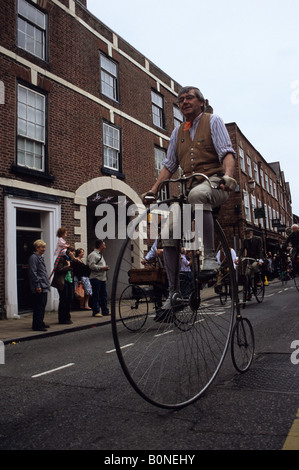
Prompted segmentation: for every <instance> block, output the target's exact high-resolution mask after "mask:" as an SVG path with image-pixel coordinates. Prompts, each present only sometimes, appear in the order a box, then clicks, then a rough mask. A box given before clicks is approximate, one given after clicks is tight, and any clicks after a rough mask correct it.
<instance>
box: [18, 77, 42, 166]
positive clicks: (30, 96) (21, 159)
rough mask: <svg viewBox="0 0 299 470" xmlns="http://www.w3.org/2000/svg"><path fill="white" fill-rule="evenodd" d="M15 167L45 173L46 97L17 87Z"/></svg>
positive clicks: (22, 86)
mask: <svg viewBox="0 0 299 470" xmlns="http://www.w3.org/2000/svg"><path fill="white" fill-rule="evenodd" d="M17 114H18V118H17V159H16V160H17V165H18V166H21V167H25V168H30V169H31V170H36V171H40V172H44V171H45V148H46V96H45V95H43V94H41V93H38V92H37V91H34V90H32V89H31V88H28V87H25V86H24V85H20V84H19V85H18V111H17Z"/></svg>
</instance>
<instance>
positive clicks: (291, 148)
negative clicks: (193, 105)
mask: <svg viewBox="0 0 299 470" xmlns="http://www.w3.org/2000/svg"><path fill="white" fill-rule="evenodd" d="M184 6H185V4H184V2H182V1H181V0H151V1H150V2H149V1H148V0H147V1H145V0H111V1H110V2H106V1H102V0H87V8H88V9H89V10H90V12H91V13H93V14H94V15H95V16H96V17H97V18H99V19H100V20H101V21H102V22H103V23H104V24H105V25H106V26H108V27H109V28H110V29H111V30H112V31H114V32H115V33H116V34H117V35H118V36H120V37H122V38H123V39H125V40H126V41H127V42H128V43H130V44H131V45H132V46H133V47H135V49H137V50H138V51H139V52H140V53H142V54H143V55H144V56H145V57H146V58H147V59H149V60H150V61H151V62H153V63H154V64H155V65H157V66H158V67H159V68H161V69H162V70H163V71H164V72H165V73H167V74H168V75H169V76H170V77H171V78H172V79H173V80H175V81H176V82H178V83H179V84H180V85H182V86H187V85H191V86H197V87H198V88H200V90H201V91H202V93H203V95H204V96H205V98H207V99H209V102H210V104H211V105H212V107H213V109H214V113H215V114H218V115H219V116H221V117H222V119H223V120H224V122H226V123H229V122H235V123H236V124H237V125H238V127H239V128H240V130H241V131H242V133H243V134H244V135H245V136H246V137H247V139H248V140H249V141H250V143H251V144H252V145H253V146H254V147H255V149H256V150H257V151H258V152H259V153H260V154H261V155H262V157H263V158H264V159H265V160H266V161H267V162H268V163H271V162H277V161H279V162H280V166H281V170H282V171H284V174H285V179H286V181H288V182H289V183H290V188H291V194H292V207H293V213H294V214H296V215H299V163H298V159H299V33H298V18H299V0H284V1H283V2H282V1H281V0H250V1H249V0H225V1H223V0H209V1H207V0H205V1H203V0H196V1H194V2H191V3H190V4H188V5H187V6H186V8H184Z"/></svg>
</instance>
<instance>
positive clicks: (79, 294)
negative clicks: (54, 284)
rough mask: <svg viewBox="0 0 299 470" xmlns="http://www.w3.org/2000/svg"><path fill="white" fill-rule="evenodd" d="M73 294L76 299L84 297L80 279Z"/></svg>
mask: <svg viewBox="0 0 299 470" xmlns="http://www.w3.org/2000/svg"><path fill="white" fill-rule="evenodd" d="M74 294H75V297H76V299H78V300H82V299H84V296H85V293H84V289H83V286H82V282H81V281H79V282H78V284H77V286H76V289H75V292H74Z"/></svg>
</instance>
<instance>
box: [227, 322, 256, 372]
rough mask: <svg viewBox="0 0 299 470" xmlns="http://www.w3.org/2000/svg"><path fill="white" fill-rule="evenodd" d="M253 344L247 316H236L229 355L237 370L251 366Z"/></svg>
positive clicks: (251, 330) (252, 334)
mask: <svg viewBox="0 0 299 470" xmlns="http://www.w3.org/2000/svg"><path fill="white" fill-rule="evenodd" d="M254 346H255V341H254V333H253V328H252V325H251V323H250V321H249V320H248V318H242V317H240V318H237V321H236V323H235V325H234V328H233V332H232V340H231V356H232V361H233V364H234V367H235V368H236V370H237V371H238V372H240V373H243V372H246V371H247V370H248V369H249V367H250V366H251V363H252V360H253V355H254Z"/></svg>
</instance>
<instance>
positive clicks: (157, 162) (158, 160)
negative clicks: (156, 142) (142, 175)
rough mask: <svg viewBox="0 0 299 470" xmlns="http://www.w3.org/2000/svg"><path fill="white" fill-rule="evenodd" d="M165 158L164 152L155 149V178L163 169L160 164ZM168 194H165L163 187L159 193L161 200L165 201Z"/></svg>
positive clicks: (165, 190) (157, 148)
mask: <svg viewBox="0 0 299 470" xmlns="http://www.w3.org/2000/svg"><path fill="white" fill-rule="evenodd" d="M165 157H166V150H164V149H162V148H159V147H155V178H157V177H158V175H159V173H160V171H161V170H162V168H163V165H162V162H163V160H164V159H165ZM167 197H168V194H167V187H166V186H164V188H163V189H162V191H161V199H162V200H165V199H167Z"/></svg>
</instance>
